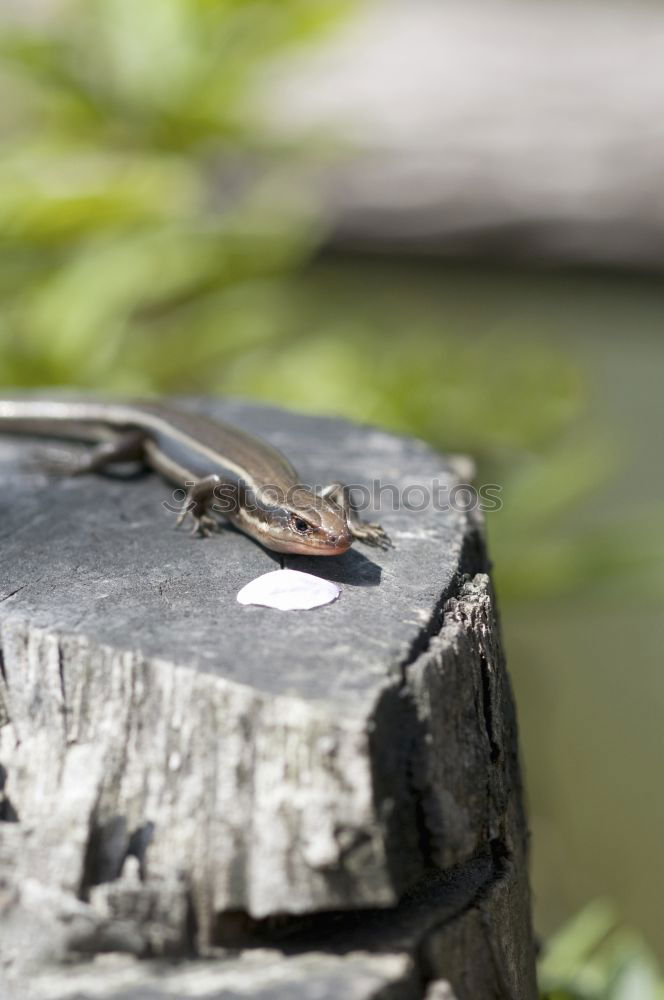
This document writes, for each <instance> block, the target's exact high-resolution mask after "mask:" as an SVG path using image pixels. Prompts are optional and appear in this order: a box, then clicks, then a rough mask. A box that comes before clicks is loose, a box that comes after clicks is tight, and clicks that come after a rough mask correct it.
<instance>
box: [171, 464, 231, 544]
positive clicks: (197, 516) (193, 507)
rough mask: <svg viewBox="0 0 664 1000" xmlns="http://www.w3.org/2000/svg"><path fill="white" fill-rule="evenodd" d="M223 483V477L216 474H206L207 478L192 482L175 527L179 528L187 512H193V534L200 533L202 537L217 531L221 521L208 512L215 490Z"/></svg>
mask: <svg viewBox="0 0 664 1000" xmlns="http://www.w3.org/2000/svg"><path fill="white" fill-rule="evenodd" d="M221 483H222V480H221V477H220V476H216V475H212V476H206V477H205V479H199V480H198V482H196V483H191V484H190V485H189V490H188V492H187V496H186V499H185V502H184V507H183V508H182V510H181V511H180V513H179V514H178V519H177V521H176V522H175V527H176V528H179V527H180V525H181V524H182V523H183V521H184V520H185V518H186V517H187V514H191V516H192V518H193V521H194V525H193V528H192V532H191V533H192V535H200V536H201V538H207V537H208V536H209V535H211V534H212V532H213V531H216V529H217V528H218V527H219V522H218V521H217V519H216V518H214V517H212V516H211V515H210V514H208V507H209V506H210V504H211V501H212V499H213V498H214V496H215V490H216V489H217V488H218V487H220V486H221Z"/></svg>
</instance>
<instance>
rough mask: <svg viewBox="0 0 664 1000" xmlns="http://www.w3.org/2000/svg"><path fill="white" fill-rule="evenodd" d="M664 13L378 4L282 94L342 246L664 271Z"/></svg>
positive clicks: (283, 83) (392, 0) (550, 3)
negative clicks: (310, 154)
mask: <svg viewBox="0 0 664 1000" xmlns="http://www.w3.org/2000/svg"><path fill="white" fill-rule="evenodd" d="M663 51H664V8H663V7H661V6H660V5H657V4H644V3H622V4H616V3H594V2H593V3H571V2H570V3H565V4H561V3H560V2H558V0H538V2H536V3H521V2H512V0H506V2H490V0H481V2H473V3H465V2H462V0H452V2H447V3H440V2H439V0H380V2H374V3H370V4H368V5H367V6H365V7H361V8H360V11H359V12H358V16H357V17H356V18H355V19H354V20H352V21H351V23H350V25H349V26H348V27H346V28H345V29H344V30H343V32H341V33H339V34H338V35H337V36H336V37H335V39H334V40H333V41H332V42H330V43H328V45H327V48H325V49H324V50H323V51H319V52H318V54H316V55H315V56H311V55H308V56H307V57H306V58H302V59H301V60H300V61H299V62H298V63H295V62H293V61H292V60H291V61H290V62H289V64H288V66H287V67H285V69H283V70H282V72H281V74H280V75H279V77H278V79H277V81H276V84H275V85H273V86H272V88H271V91H270V95H271V96H270V107H269V113H270V115H271V117H272V119H273V121H274V122H276V127H277V130H278V131H280V132H282V133H284V132H285V133H287V134H293V133H294V132H296V133H303V132H304V133H306V132H307V131H308V130H311V129H312V128H313V129H314V131H315V132H316V133H318V134H322V135H324V136H327V137H328V138H329V136H330V135H332V136H333V137H334V138H335V139H336V140H337V141H338V143H339V147H340V149H341V150H342V152H341V153H340V154H339V155H338V154H337V153H335V156H334V162H333V163H332V165H331V166H329V167H328V169H327V170H326V171H325V172H321V173H319V174H318V175H317V176H316V177H315V178H314V183H315V185H316V186H317V187H318V189H319V190H322V193H323V200H324V204H325V205H326V208H327V212H328V214H329V218H330V221H331V225H332V236H333V240H334V241H335V242H336V243H338V244H343V245H351V246H352V245H360V246H364V247H369V248H380V249H389V250H392V249H400V250H404V249H405V250H417V251H422V250H431V251H438V252H447V253H455V252H472V253H484V252H489V253H493V252H499V253H500V252H505V253H508V254H511V255H515V256H520V255H526V256H528V257H534V258H542V259H550V260H556V259H558V260H563V261H588V262H611V263H620V264H625V265H630V266H634V265H644V266H654V267H661V266H662V264H664V199H663V198H662V178H663V177H664V116H663V115H662V108H663V107H664V59H663V58H662V52H663Z"/></svg>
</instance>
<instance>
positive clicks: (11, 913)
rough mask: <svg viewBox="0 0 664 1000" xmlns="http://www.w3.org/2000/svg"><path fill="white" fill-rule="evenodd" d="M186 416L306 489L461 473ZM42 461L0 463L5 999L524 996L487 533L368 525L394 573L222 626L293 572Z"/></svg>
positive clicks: (373, 567) (517, 797) (348, 579)
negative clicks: (275, 455) (278, 577)
mask: <svg viewBox="0 0 664 1000" xmlns="http://www.w3.org/2000/svg"><path fill="white" fill-rule="evenodd" d="M181 405H188V406H191V407H192V408H199V409H201V410H204V411H205V412H208V413H210V414H212V415H217V416H219V417H220V418H222V419H225V420H228V421H230V422H237V423H240V424H241V425H242V426H243V427H245V428H247V429H248V430H249V431H252V432H255V433H258V434H260V435H262V436H263V437H265V438H267V439H268V440H270V441H271V442H272V443H273V444H275V445H276V446H277V447H279V448H281V449H282V450H283V451H284V452H285V453H286V454H287V455H289V457H290V458H291V459H293V460H294V461H295V464H296V465H297V467H298V471H299V472H300V474H301V475H302V478H303V481H304V482H308V483H325V482H328V481H330V480H333V479H341V480H343V481H345V482H351V483H357V484H366V485H367V486H369V487H370V486H371V485H372V483H373V482H374V480H380V481H381V483H383V484H384V483H390V484H394V485H396V486H397V487H398V488H399V489H400V490H401V491H403V490H404V489H405V488H406V487H407V486H409V485H411V486H414V485H424V486H425V487H427V488H431V484H432V481H434V480H437V481H438V482H439V484H442V485H443V487H447V488H451V487H452V486H453V485H454V484H455V483H458V482H459V478H460V475H463V472H464V468H465V469H467V467H468V463H465V465H464V463H463V462H460V461H459V460H458V459H457V460H449V459H445V458H442V457H441V456H439V455H437V454H435V453H434V452H432V451H431V450H430V449H429V448H427V447H426V446H425V445H423V444H422V443H420V442H417V441H413V440H409V439H405V438H400V437H395V436H392V435H389V434H386V433H382V432H380V431H377V430H375V429H370V428H362V427H356V426H353V425H351V424H348V423H344V422H341V421H336V420H326V419H317V418H310V417H303V416H297V415H294V414H290V413H285V412H282V411H279V410H273V409H268V408H264V407H259V406H253V405H248V404H244V403H239V402H233V401H231V402H229V401H226V402H223V403H222V402H219V401H188V402H185V403H183V404H181ZM30 447H32V443H30V446H28V443H27V442H26V441H25V440H24V439H22V440H18V439H10V438H3V439H2V440H1V442H0V475H1V483H2V500H3V504H2V509H3V526H2V535H3V548H2V551H3V558H2V565H1V566H0V638H1V651H2V661H1V663H2V671H1V674H0V765H1V769H0V789H1V791H0V796H2V797H0V820H2V821H3V822H0V915H1V919H2V935H1V938H0V983H2V984H3V985H0V995H2V996H3V997H5V996H6V997H12V998H13V997H17V998H18V997H21V998H23V997H31V996H34V997H36V998H53V1000H55V998H58V1000H64V998H71V1000H73V998H78V1000H81V998H83V997H85V998H87V997H90V998H92V997H102V998H104V1000H109V998H111V997H112V998H123V1000H129V998H136V1000H138V998H141V1000H146V998H158V997H173V996H177V997H182V998H186V997H194V996H196V997H199V996H205V997H207V998H212V997H220V998H221V997H223V998H233V997H240V996H242V997H246V996H252V997H261V998H276V997H289V998H327V997H329V998H340V997H344V998H357V1000H360V998H361V1000H365V998H370V997H371V998H378V997H380V998H387V997H389V998H402V997H403V998H411V997H412V998H416V997H418V998H419V997H424V996H427V997H430V998H433V997H438V998H441V997H455V998H457V1000H471V998H472V1000H477V998H480V997H481V998H486V1000H490V998H496V1000H508V998H509V1000H533V998H534V997H535V995H536V988H535V978H534V948H533V939H532V933H531V924H530V907H529V889H528V877H527V857H526V853H527V851H526V848H527V831H526V824H525V819H524V813H523V808H522V797H521V785H520V778H519V766H518V755H517V733H516V724H515V716H514V706H513V701H512V696H511V692H510V686H509V680H508V676H507V673H506V670H505V663H504V658H503V654H502V651H501V646H500V638H499V631H498V625H497V622H496V612H495V603H494V599H493V595H492V591H491V585H490V581H489V576H488V572H487V570H488V566H487V558H486V553H485V548H484V543H483V537H482V526H481V519H480V517H479V515H478V514H477V512H474V511H471V512H465V513H464V512H461V511H454V510H447V511H444V510H443V511H441V510H436V509H433V507H432V506H431V505H428V506H427V507H426V508H425V509H419V510H415V509H405V508H404V507H403V506H401V507H400V509H397V510H391V509H388V510H386V509H385V508H384V507H383V509H382V510H381V512H380V519H381V521H382V522H383V523H384V525H385V527H386V528H387V530H388V531H389V532H390V534H391V536H392V538H393V540H394V542H395V545H396V548H395V549H394V550H392V551H389V552H379V551H376V550H372V549H367V548H363V547H362V546H359V545H357V546H355V547H354V548H353V549H352V550H350V551H349V552H348V553H346V554H345V555H344V556H341V557H336V558H332V559H318V560H315V559H305V558H303V557H286V558H285V560H284V561H285V563H286V564H287V565H289V566H291V567H293V568H298V569H302V570H305V571H308V572H312V573H315V574H317V575H321V576H325V577H328V578H331V579H334V580H336V581H337V582H338V583H339V584H340V585H341V587H342V594H341V597H340V599H339V600H338V601H337V602H335V603H334V604H332V605H328V606H326V607H324V608H319V609H316V610H312V611H307V612H285V613H284V612H278V611H274V610H271V609H267V608H260V607H243V606H241V605H239V604H238V603H237V602H236V594H237V592H238V590H239V589H240V587H241V586H243V585H244V584H245V583H247V582H248V581H249V580H251V579H253V578H254V577H256V576H258V575H259V574H261V573H263V572H266V571H269V570H271V569H275V568H277V567H278V566H279V565H280V563H281V561H282V558H281V557H277V556H275V555H274V554H271V553H268V552H266V551H264V550H263V549H261V548H260V547H259V546H258V545H257V544H256V543H255V542H253V541H251V540H250V539H249V538H247V537H245V536H244V535H241V534H239V533H238V532H236V531H234V530H231V529H229V530H223V531H221V532H220V533H219V534H218V535H216V536H214V537H213V538H211V539H204V540H199V539H194V538H192V537H191V536H189V535H188V534H186V533H180V532H174V531H173V530H172V527H173V520H174V517H173V515H172V514H169V513H168V512H167V511H166V510H164V508H163V506H162V501H164V500H167V499H168V498H169V496H170V492H171V491H170V488H169V487H168V486H167V485H166V484H165V483H164V482H163V481H162V480H161V479H160V478H159V477H157V476H155V475H145V476H143V477H140V478H134V479H130V480H122V479H118V478H102V477H87V478H85V477H80V478H75V479H61V478H52V477H51V478H49V477H48V476H46V475H45V474H43V473H41V472H39V471H37V470H36V468H35V467H34V464H32V463H31V462H30V461H29V460H28V459H27V457H26V456H27V455H28V453H29V450H30ZM413 495H415V494H413ZM410 506H411V507H416V506H421V505H420V504H419V503H412V504H411V505H410ZM174 960H176V961H174ZM3 988H4V991H5V992H4V993H2V989H3Z"/></svg>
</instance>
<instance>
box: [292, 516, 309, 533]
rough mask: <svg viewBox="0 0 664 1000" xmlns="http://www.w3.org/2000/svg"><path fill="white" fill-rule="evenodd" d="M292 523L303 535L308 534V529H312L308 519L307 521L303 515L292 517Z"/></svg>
mask: <svg viewBox="0 0 664 1000" xmlns="http://www.w3.org/2000/svg"><path fill="white" fill-rule="evenodd" d="M292 525H293V527H294V528H295V530H296V531H298V532H299V533H300V534H301V535H306V533H307V531H310V530H311V525H310V524H309V522H308V521H305V520H304V518H303V517H294V518H293V519H292Z"/></svg>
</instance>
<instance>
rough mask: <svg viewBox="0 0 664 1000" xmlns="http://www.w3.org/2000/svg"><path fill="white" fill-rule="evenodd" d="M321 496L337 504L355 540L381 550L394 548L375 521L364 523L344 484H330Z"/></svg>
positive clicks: (383, 530) (388, 537) (385, 533)
mask: <svg viewBox="0 0 664 1000" xmlns="http://www.w3.org/2000/svg"><path fill="white" fill-rule="evenodd" d="M321 496H322V497H324V498H325V499H326V500H331V501H332V503H334V504H336V505H337V507H339V509H340V510H341V511H343V513H344V515H345V517H346V524H347V525H348V530H349V531H350V533H351V535H352V536H353V538H357V539H358V541H360V542H365V543H366V544H367V545H375V546H376V547H377V548H379V549H391V548H394V546H393V544H392V542H391V540H390V536H389V535H388V534H387V532H386V531H385V529H384V528H381V526H380V524H377V523H376V522H375V521H363V520H362V519H361V517H360V516H359V514H358V512H357V508H356V506H355V504H354V503H353V500H352V497H351V495H350V489H349V488H348V487H347V486H344V484H343V483H330V485H329V486H325V487H324V489H323V490H321Z"/></svg>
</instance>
